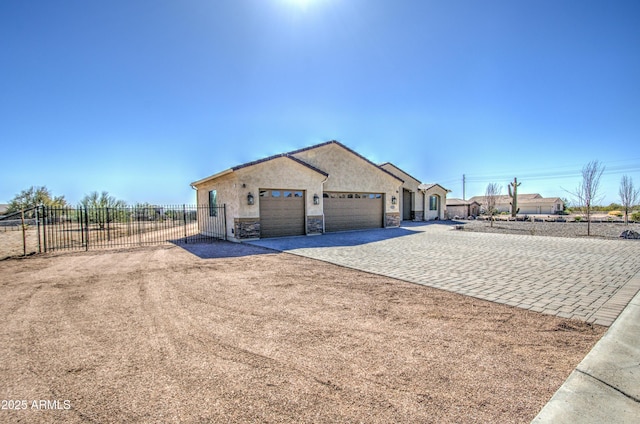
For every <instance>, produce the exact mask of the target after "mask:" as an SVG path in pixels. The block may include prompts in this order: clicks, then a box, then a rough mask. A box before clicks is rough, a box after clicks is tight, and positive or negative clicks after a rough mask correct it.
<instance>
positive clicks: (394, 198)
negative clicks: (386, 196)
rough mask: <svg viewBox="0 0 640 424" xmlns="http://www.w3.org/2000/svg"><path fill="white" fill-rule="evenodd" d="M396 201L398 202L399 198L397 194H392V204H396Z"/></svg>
mask: <svg viewBox="0 0 640 424" xmlns="http://www.w3.org/2000/svg"><path fill="white" fill-rule="evenodd" d="M396 203H398V198H397V197H396V196H391V204H392V205H395V204H396Z"/></svg>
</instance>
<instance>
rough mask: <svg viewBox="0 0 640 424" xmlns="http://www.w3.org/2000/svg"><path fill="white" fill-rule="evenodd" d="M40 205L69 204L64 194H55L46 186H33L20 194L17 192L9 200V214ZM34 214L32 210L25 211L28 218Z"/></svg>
mask: <svg viewBox="0 0 640 424" xmlns="http://www.w3.org/2000/svg"><path fill="white" fill-rule="evenodd" d="M40 205H44V206H51V207H56V208H64V207H67V206H68V205H67V201H66V200H65V198H64V196H53V195H52V194H51V192H50V191H49V189H48V188H47V187H45V186H31V187H29V188H28V189H26V190H22V191H21V192H20V193H19V194H16V195H15V196H14V198H13V199H11V200H10V201H9V207H8V208H7V214H10V213H14V212H20V211H22V210H25V209H30V208H34V207H36V206H40ZM33 216H34V214H33V212H32V211H29V212H28V213H25V217H26V218H31V217H33Z"/></svg>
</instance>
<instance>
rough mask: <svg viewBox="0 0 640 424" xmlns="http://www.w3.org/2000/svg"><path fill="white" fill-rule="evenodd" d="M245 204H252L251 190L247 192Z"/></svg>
mask: <svg viewBox="0 0 640 424" xmlns="http://www.w3.org/2000/svg"><path fill="white" fill-rule="evenodd" d="M247 204H248V205H253V194H251V192H249V194H247Z"/></svg>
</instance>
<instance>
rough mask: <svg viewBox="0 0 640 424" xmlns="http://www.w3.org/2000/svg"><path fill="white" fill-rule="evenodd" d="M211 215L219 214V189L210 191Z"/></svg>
mask: <svg viewBox="0 0 640 424" xmlns="http://www.w3.org/2000/svg"><path fill="white" fill-rule="evenodd" d="M209 216H218V191H217V190H211V191H210V192H209Z"/></svg>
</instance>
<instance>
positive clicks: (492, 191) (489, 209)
mask: <svg viewBox="0 0 640 424" xmlns="http://www.w3.org/2000/svg"><path fill="white" fill-rule="evenodd" d="M501 191H502V187H501V186H500V185H499V184H497V183H489V184H488V185H487V190H486V191H485V194H484V198H485V203H486V205H485V212H486V213H488V214H489V218H490V220H491V226H492V227H493V219H494V218H493V217H494V215H495V214H496V213H497V212H498V210H497V209H496V203H497V201H498V196H500V192H501Z"/></svg>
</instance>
